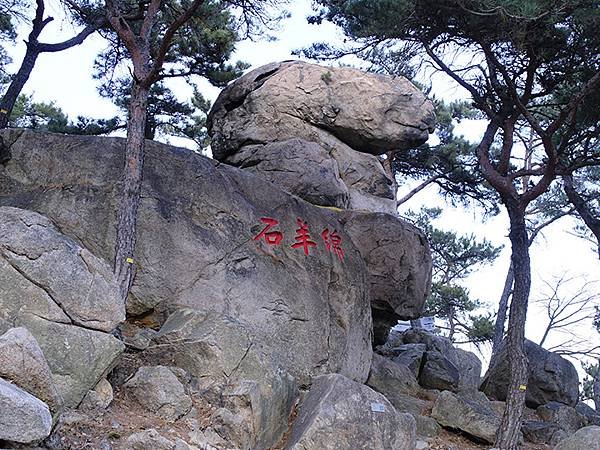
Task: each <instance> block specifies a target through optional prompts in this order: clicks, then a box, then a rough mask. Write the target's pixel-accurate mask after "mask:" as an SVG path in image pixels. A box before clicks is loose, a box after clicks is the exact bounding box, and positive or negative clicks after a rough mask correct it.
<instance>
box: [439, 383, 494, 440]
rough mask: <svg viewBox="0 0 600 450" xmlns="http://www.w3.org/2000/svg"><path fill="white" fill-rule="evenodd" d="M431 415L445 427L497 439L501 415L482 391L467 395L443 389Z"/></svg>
mask: <svg viewBox="0 0 600 450" xmlns="http://www.w3.org/2000/svg"><path fill="white" fill-rule="evenodd" d="M431 417H433V418H434V419H435V420H437V421H438V423H439V424H440V425H442V426H444V427H448V428H454V429H458V430H461V431H464V432H465V433H467V434H470V435H471V436H474V437H476V438H478V439H483V440H484V441H486V442H490V443H493V442H494V441H495V439H496V432H497V431H498V427H499V426H500V417H499V416H497V415H496V413H495V412H494V410H493V409H492V407H491V405H490V402H489V400H488V399H487V398H486V397H485V395H483V394H482V393H472V394H471V395H469V396H468V397H467V396H461V395H457V394H454V393H452V392H450V391H443V392H441V393H440V395H439V396H438V398H437V400H436V402H435V404H434V405H433V410H432V411H431Z"/></svg>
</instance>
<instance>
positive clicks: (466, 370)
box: [377, 329, 481, 392]
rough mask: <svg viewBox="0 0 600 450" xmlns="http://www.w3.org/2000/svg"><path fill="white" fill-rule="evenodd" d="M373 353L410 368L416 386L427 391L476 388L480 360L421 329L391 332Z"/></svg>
mask: <svg viewBox="0 0 600 450" xmlns="http://www.w3.org/2000/svg"><path fill="white" fill-rule="evenodd" d="M377 351H378V352H380V353H383V354H386V355H389V356H390V357H392V358H393V360H394V361H396V362H398V363H399V364H405V365H406V364H408V365H409V367H411V368H412V369H413V371H414V372H413V373H415V375H416V377H417V379H418V380H419V384H420V385H421V386H423V387H426V388H428V389H440V390H450V391H453V392H462V391H473V390H477V389H478V387H479V380H480V376H481V361H480V360H479V358H478V357H477V356H476V355H475V354H474V353H471V352H468V351H466V350H463V349H460V348H456V347H454V346H453V345H452V341H450V340H449V339H447V338H445V337H443V336H438V335H436V334H433V333H429V332H427V331H425V330H422V329H408V330H406V331H404V332H401V333H394V334H393V335H390V338H389V339H388V341H387V342H386V343H385V345H382V346H379V347H378V348H377Z"/></svg>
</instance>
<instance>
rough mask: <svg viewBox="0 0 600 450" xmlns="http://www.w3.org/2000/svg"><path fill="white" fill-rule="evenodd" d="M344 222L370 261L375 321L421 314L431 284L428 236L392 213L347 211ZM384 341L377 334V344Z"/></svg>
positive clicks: (370, 280) (412, 316)
mask: <svg viewBox="0 0 600 450" xmlns="http://www.w3.org/2000/svg"><path fill="white" fill-rule="evenodd" d="M342 221H343V223H344V228H345V230H346V232H347V233H348V234H349V235H350V237H351V238H352V240H353V242H354V244H355V245H356V246H357V247H358V250H359V251H360V254H361V255H362V257H363V258H364V260H365V262H366V264H367V270H368V273H369V279H368V282H369V284H370V286H371V296H372V308H373V310H374V313H373V318H374V322H375V321H377V319H378V318H380V317H381V318H383V319H384V320H385V319H387V318H388V317H391V318H392V320H391V322H390V323H391V325H394V324H395V323H396V321H397V320H398V319H411V318H416V317H418V316H419V314H420V312H421V311H422V309H423V305H424V304H425V299H426V298H427V295H428V294H429V289H430V285H431V253H430V251H429V245H428V243H427V239H426V238H425V236H424V235H423V234H422V233H421V231H419V230H418V229H417V228H415V227H414V226H412V225H410V224H408V223H407V222H404V221H403V220H400V219H398V218H397V217H394V216H392V215H389V214H383V213H362V212H345V213H343V219H342ZM376 325H377V324H376V323H374V328H375V327H376ZM386 325H387V329H388V330H389V326H390V325H389V324H386ZM385 338H387V333H386V334H385ZM381 340H383V341H385V339H384V336H380V337H379V339H378V338H377V336H376V339H375V342H376V343H377V342H378V341H379V342H381Z"/></svg>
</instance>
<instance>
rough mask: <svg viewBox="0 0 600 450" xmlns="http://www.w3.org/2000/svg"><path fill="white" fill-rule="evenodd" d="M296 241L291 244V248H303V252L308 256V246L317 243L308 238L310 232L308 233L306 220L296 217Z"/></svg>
mask: <svg viewBox="0 0 600 450" xmlns="http://www.w3.org/2000/svg"><path fill="white" fill-rule="evenodd" d="M294 239H296V243H295V244H292V248H300V247H302V248H303V249H304V254H305V255H306V256H308V248H309V247H316V246H317V244H316V243H315V242H313V241H311V240H310V234H309V233H308V222H303V221H302V219H298V229H297V230H296V237H295V238H294Z"/></svg>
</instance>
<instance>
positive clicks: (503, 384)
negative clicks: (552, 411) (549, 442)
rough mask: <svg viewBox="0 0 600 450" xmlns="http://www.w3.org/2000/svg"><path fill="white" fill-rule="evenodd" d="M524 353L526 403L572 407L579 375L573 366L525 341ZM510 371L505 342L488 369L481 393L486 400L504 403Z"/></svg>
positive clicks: (575, 400) (574, 403)
mask: <svg viewBox="0 0 600 450" xmlns="http://www.w3.org/2000/svg"><path fill="white" fill-rule="evenodd" d="M525 354H526V355H527V359H528V360H529V379H528V381H527V395H526V397H525V402H526V404H527V406H529V407H530V408H537V407H538V406H541V405H545V404H547V403H550V402H552V401H556V402H560V403H564V404H565V405H568V406H573V407H574V406H575V405H576V404H577V399H578V396H579V376H578V374H577V370H576V369H575V367H574V366H573V364H572V363H570V362H569V361H567V360H566V359H564V358H563V357H561V356H559V355H557V354H556V353H553V352H549V351H548V350H545V349H544V348H542V347H540V346H539V345H537V344H535V343H534V342H531V341H528V340H526V341H525ZM508 383H509V372H508V358H507V356H506V341H504V343H503V344H502V346H501V347H500V349H499V350H498V355H497V358H496V363H495V364H494V365H493V366H492V367H490V368H489V369H488V372H487V373H486V375H485V377H484V379H483V382H482V384H481V390H482V391H483V392H485V393H486V394H487V395H488V396H489V397H491V398H495V399H497V400H506V393H507V391H508Z"/></svg>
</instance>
